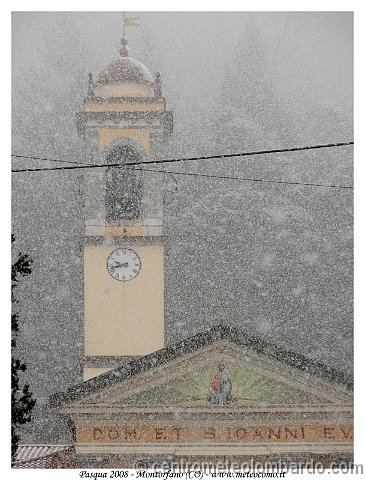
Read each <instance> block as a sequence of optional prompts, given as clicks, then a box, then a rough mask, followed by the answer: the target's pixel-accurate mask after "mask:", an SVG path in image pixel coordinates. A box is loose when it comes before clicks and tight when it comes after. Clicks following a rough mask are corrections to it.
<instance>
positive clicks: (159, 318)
mask: <svg viewBox="0 0 365 480" xmlns="http://www.w3.org/2000/svg"><path fill="white" fill-rule="evenodd" d="M123 246H124V247H127V248H132V249H133V250H134V251H135V252H136V253H137V254H138V256H139V257H140V260H141V271H140V272H139V274H138V275H137V276H136V277H135V278H134V279H133V280H130V281H127V282H121V281H118V280H114V279H113V278H112V277H111V276H110V274H109V272H108V270H107V258H108V256H109V255H110V253H111V252H112V251H114V250H116V249H117V248H121V247H117V246H115V245H114V246H85V249H84V289H85V355H91V356H98V355H100V356H102V355H107V356H109V355H123V356H129V355H147V354H148V353H151V352H153V351H155V350H158V349H160V348H163V346H164V276H163V273H164V272H163V250H164V247H163V246H161V245H156V246H131V247H128V244H127V243H126V244H125V245H123Z"/></svg>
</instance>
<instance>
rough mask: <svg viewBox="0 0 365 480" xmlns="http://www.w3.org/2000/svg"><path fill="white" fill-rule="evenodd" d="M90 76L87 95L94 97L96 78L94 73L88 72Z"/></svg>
mask: <svg viewBox="0 0 365 480" xmlns="http://www.w3.org/2000/svg"><path fill="white" fill-rule="evenodd" d="M88 77H89V84H88V87H87V96H88V97H93V96H94V86H95V85H94V79H93V74H92V73H91V72H90V73H89V74H88Z"/></svg>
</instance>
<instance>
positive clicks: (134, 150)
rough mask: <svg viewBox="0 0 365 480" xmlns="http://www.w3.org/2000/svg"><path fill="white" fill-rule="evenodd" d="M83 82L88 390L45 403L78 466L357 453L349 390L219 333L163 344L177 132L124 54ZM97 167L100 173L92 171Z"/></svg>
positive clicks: (330, 377) (345, 382)
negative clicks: (165, 176) (167, 160)
mask: <svg viewBox="0 0 365 480" xmlns="http://www.w3.org/2000/svg"><path fill="white" fill-rule="evenodd" d="M121 43H122V47H121V49H120V58H119V59H118V60H116V61H114V62H112V63H111V64H110V65H108V66H107V67H106V68H105V69H104V70H103V71H102V72H101V73H100V74H99V75H98V76H97V77H96V78H95V79H94V77H93V75H92V74H90V75H89V87H88V92H87V96H86V97H85V100H84V109H83V110H82V111H81V112H79V113H78V114H77V127H78V131H79V134H80V136H81V137H82V138H83V141H84V145H85V162H86V164H87V165H88V166H90V168H89V169H85V172H86V173H85V182H84V194H85V235H84V239H83V244H84V301H85V307H84V327H85V328H84V331H85V356H84V359H85V361H84V381H83V382H82V383H81V384H79V385H76V386H74V387H72V388H70V389H68V390H67V391H66V392H61V393H59V394H57V395H53V396H52V397H51V399H50V403H51V405H52V407H54V408H55V409H56V410H57V411H58V413H59V414H60V415H61V416H62V417H63V418H64V419H65V421H66V422H67V423H68V425H69V426H70V428H71V430H72V432H73V441H74V452H75V453H74V464H75V466H76V467H80V468H81V467H82V468H94V467H100V468H114V467H121V468H125V467H134V466H137V465H142V464H143V465H148V466H152V465H158V464H159V463H160V464H162V463H163V462H168V463H170V464H171V463H173V462H177V463H178V462H181V461H182V460H186V461H187V462H188V463H189V462H190V464H192V463H194V462H203V461H212V462H218V461H225V462H227V461H228V462H243V461H247V460H249V459H254V461H255V462H256V461H257V462H258V461H261V462H262V461H265V460H275V461H277V460H278V459H285V460H287V461H292V462H300V461H308V460H311V459H312V460H313V459H315V460H316V461H321V462H322V463H323V464H325V465H329V464H330V463H331V462H332V461H345V462H350V461H351V460H352V455H353V396H352V384H351V379H349V378H347V377H346V376H344V375H343V374H342V373H341V372H336V371H334V370H333V369H330V368H328V367H325V366H324V365H321V364H319V363H315V362H312V361H311V360H309V359H306V358H304V357H301V356H299V355H297V354H294V353H292V352H287V351H285V350H282V349H279V348H277V347H275V346H273V345H270V344H267V343H264V342H262V341H261V340H260V339H257V338H252V337H250V336H248V335H247V334H246V333H245V332H242V331H239V330H236V329H233V328H230V327H228V326H222V325H216V326H213V327H212V328H211V330H209V331H207V332H201V333H200V334H198V335H196V336H194V337H191V338H188V339H185V340H182V341H181V342H179V343H177V344H174V345H165V342H164V249H165V244H166V241H167V239H166V237H165V236H164V232H163V201H162V189H163V187H162V175H161V173H160V172H156V171H155V172H154V171H151V169H147V168H146V163H147V162H149V161H152V159H153V154H154V152H155V151H156V149H157V148H158V144H159V143H161V142H163V141H164V140H166V139H167V138H168V137H169V135H170V134H171V133H172V124H173V121H172V112H170V111H168V110H167V109H166V100H165V98H164V97H163V96H162V87H161V76H160V74H156V76H155V77H153V76H152V75H151V73H150V72H149V70H148V69H147V68H146V67H145V66H144V65H142V64H141V63H140V62H138V61H137V60H135V59H133V58H131V57H130V56H129V49H128V45H127V41H126V39H125V38H122V41H121ZM92 167H94V168H92Z"/></svg>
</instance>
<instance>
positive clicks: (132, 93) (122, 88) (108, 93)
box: [94, 82, 155, 98]
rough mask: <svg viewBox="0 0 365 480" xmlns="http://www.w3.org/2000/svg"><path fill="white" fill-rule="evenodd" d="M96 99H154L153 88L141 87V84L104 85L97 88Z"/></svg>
mask: <svg viewBox="0 0 365 480" xmlns="http://www.w3.org/2000/svg"><path fill="white" fill-rule="evenodd" d="M94 93H95V96H96V97H104V98H108V97H153V96H154V95H155V90H154V88H153V87H150V86H147V85H141V84H140V83H132V82H130V83H120V84H114V85H102V86H100V87H95V90H94Z"/></svg>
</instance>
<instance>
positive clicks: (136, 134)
mask: <svg viewBox="0 0 365 480" xmlns="http://www.w3.org/2000/svg"><path fill="white" fill-rule="evenodd" d="M117 138H130V139H131V140H134V141H135V142H137V143H138V144H139V145H141V146H142V147H143V149H144V151H145V152H146V153H149V152H150V132H149V130H148V128H100V129H99V149H100V151H101V152H102V151H103V150H104V148H105V147H106V146H107V145H108V144H109V143H110V142H111V141H112V140H115V139H117Z"/></svg>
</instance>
